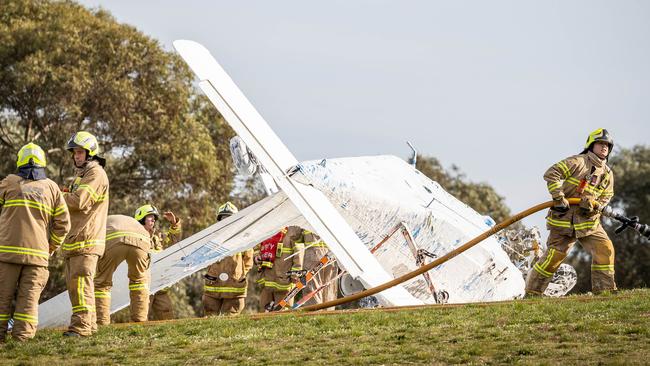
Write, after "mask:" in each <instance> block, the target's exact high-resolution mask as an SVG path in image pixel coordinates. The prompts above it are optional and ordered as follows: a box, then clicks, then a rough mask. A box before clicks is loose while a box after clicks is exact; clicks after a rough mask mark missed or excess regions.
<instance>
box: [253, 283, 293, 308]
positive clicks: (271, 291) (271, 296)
mask: <svg viewBox="0 0 650 366" xmlns="http://www.w3.org/2000/svg"><path fill="white" fill-rule="evenodd" d="M289 291H290V290H276V289H275V288H273V287H264V288H262V291H261V292H260V306H261V310H260V311H262V312H264V311H266V305H268V304H269V303H270V302H271V301H273V303H275V304H277V303H278V302H280V300H282V299H284V297H285V296H287V294H288V293H289ZM288 305H289V306H292V305H293V299H291V300H289V302H288Z"/></svg>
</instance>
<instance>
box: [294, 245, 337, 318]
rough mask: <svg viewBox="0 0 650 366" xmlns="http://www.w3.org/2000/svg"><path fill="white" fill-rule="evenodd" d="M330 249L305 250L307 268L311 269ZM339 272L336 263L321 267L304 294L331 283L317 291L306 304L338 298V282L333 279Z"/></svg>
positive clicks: (320, 302)
mask: <svg viewBox="0 0 650 366" xmlns="http://www.w3.org/2000/svg"><path fill="white" fill-rule="evenodd" d="M328 251H329V250H327V249H326V250H324V251H315V250H311V251H310V249H307V250H306V251H305V252H306V253H305V264H304V266H305V269H311V268H313V267H315V266H316V265H318V264H319V263H320V259H321V258H322V257H323V256H324V255H325V254H327V252H328ZM337 274H338V266H337V265H336V263H333V264H330V265H329V266H327V267H325V268H323V269H321V270H320V271H318V273H316V275H314V277H312V279H311V281H309V283H307V286H305V288H304V289H303V290H302V292H301V294H302V296H307V295H309V294H310V293H312V292H313V291H316V290H317V289H318V288H320V287H321V286H323V285H325V284H327V283H329V285H327V286H326V287H325V288H323V289H322V290H320V291H319V292H317V293H316V294H315V295H314V296H313V297H312V298H311V299H309V300H307V301H306V302H305V304H304V305H316V304H322V303H323V302H325V301H331V300H336V296H337V293H338V284H337V282H336V281H333V282H332V280H333V279H334V278H335V277H336V275H337ZM325 310H334V307H329V308H327V309H325Z"/></svg>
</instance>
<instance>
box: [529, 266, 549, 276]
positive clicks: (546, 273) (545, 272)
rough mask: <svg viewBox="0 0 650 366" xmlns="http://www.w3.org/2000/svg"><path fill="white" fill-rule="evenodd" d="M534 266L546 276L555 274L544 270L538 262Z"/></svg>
mask: <svg viewBox="0 0 650 366" xmlns="http://www.w3.org/2000/svg"><path fill="white" fill-rule="evenodd" d="M533 268H534V269H535V271H537V273H539V274H540V275H542V276H544V277H551V276H553V274H552V273H551V272H547V271H545V270H543V269H542V268H540V266H539V264H537V263H535V265H534V266H533Z"/></svg>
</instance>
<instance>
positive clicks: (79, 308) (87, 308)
mask: <svg viewBox="0 0 650 366" xmlns="http://www.w3.org/2000/svg"><path fill="white" fill-rule="evenodd" d="M82 311H89V312H91V313H94V312H95V307H94V306H91V305H78V306H73V307H72V312H73V313H80V312H82Z"/></svg>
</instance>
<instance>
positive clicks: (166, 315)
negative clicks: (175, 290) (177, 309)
mask: <svg viewBox="0 0 650 366" xmlns="http://www.w3.org/2000/svg"><path fill="white" fill-rule="evenodd" d="M149 302H150V305H149V307H150V309H149V314H151V315H152V316H151V318H152V319H153V320H170V319H174V304H173V303H172V298H171V297H170V296H169V289H163V290H160V291H158V292H156V293H155V294H154V295H152V296H151V298H150V299H149Z"/></svg>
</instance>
